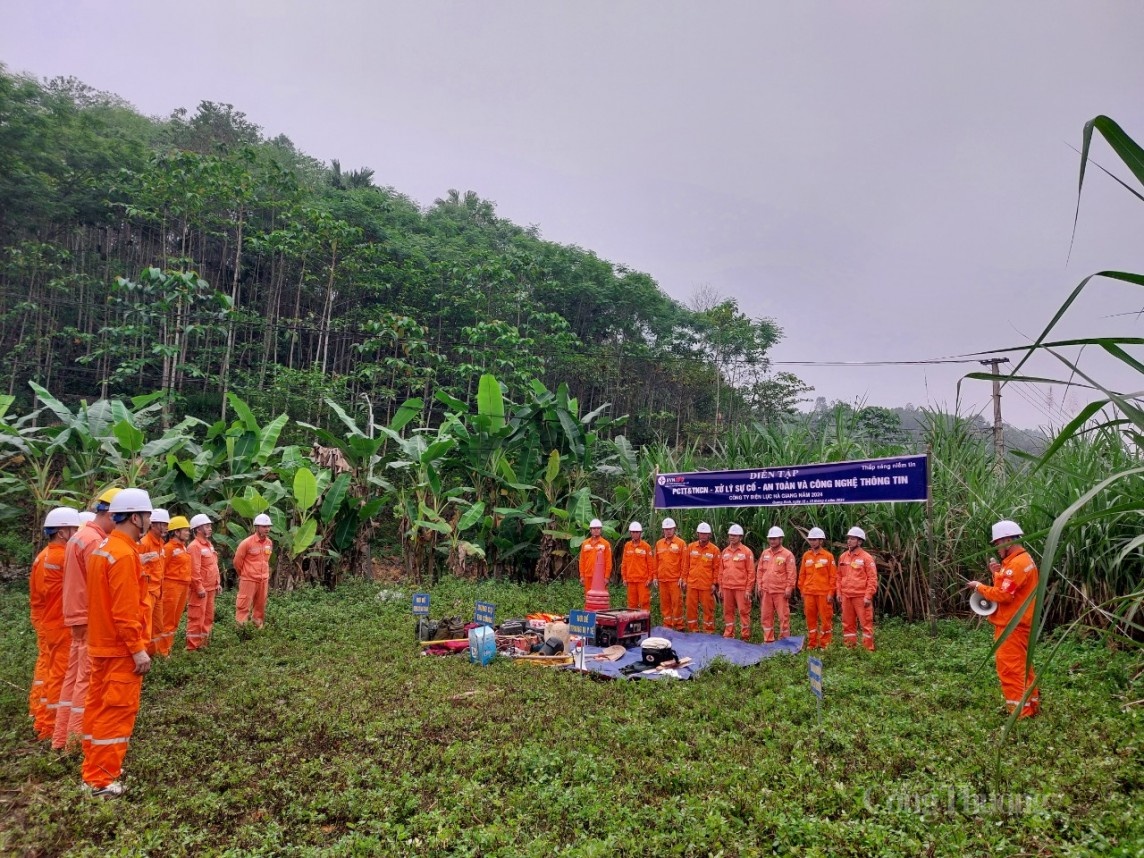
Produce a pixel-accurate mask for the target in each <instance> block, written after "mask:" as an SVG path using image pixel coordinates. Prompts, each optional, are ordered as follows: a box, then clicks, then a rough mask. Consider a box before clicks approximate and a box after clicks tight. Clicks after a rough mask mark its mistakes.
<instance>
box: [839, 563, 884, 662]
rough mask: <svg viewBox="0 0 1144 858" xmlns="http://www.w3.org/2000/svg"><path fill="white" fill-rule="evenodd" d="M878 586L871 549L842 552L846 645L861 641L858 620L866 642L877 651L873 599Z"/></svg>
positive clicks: (840, 581) (842, 597) (841, 596)
mask: <svg viewBox="0 0 1144 858" xmlns="http://www.w3.org/2000/svg"><path fill="white" fill-rule="evenodd" d="M877 590H878V566H877V564H876V563H875V562H874V558H873V557H871V556H870V552H868V551H866V550H865V549H864V548H855V549H854V550H852V551H851V550H847V551H843V552H842V553H841V554H840V555H838V601H840V602H841V603H842V643H843V644H845V645H846V646H848V647H855V646H857V645H858V625H857V624H858V623H860V624H861V626H862V646H864V647H866V649H868V650H870V651H871V652H873V651H874V605H873V604H872V600H873V598H874V593H875V592H877ZM867 602H871V604H867ZM856 621H857V623H856Z"/></svg>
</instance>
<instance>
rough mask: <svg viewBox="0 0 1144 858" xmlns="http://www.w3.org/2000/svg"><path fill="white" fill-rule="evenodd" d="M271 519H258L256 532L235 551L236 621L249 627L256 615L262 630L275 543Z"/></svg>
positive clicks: (255, 621) (258, 516)
mask: <svg viewBox="0 0 1144 858" xmlns="http://www.w3.org/2000/svg"><path fill="white" fill-rule="evenodd" d="M270 528H271V522H270V516H268V515H267V514H266V513H262V514H261V515H256V516H255V517H254V533H252V534H251V535H250V536H248V537H246V539H244V540H242V542H240V543H238V548H236V549H235V552H234V570H235V571H236V572H237V573H238V599H237V600H236V601H235V605H234V621H235V622H236V623H238V625H240V626H245V625H246V623H247V621H248V620H249V619H250V614H251V611H253V612H254V625H255V627H256V628H259V629H260V628H262V626H263V624H264V623H265V622H266V597H267V594H268V592H269V588H270V555H271V554H272V553H273V552H274V543H273V542H271V541H270Z"/></svg>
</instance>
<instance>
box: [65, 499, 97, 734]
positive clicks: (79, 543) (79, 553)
mask: <svg viewBox="0 0 1144 858" xmlns="http://www.w3.org/2000/svg"><path fill="white" fill-rule="evenodd" d="M105 539H107V533H106V532H105V531H104V530H103V528H101V527H100V526H99V525H97V524H96V523H95V522H94V521H89V522H87V524H85V525H84V526H83V527H81V528H80V529H79V530H78V531H77V532H76V535H75V536H73V537H72V538H71V539H69V540H68V545H67V549H66V550H65V553H64V584H63V607H64V625H65V626H67V627H68V628H69V629H71V635H72V639H71V643H70V644H69V648H68V667H67V673H66V674H64V684H63V688H62V689H60V705H59V711H58V712H57V713H56V726H55V728H54V729H53V731H52V747H53V748H55V749H57V750H59V749H61V748H63V747H64V746H65V745H66V744H67V742H68V740H69V739H71V740H72V741H75V742H78V741H79V739H80V737H81V736H82V735H83V703H84V700H85V699H86V698H87V687H88V681H89V677H90V675H91V657H90V656H89V655H88V652H87V561H88V558H89V557H90V556H91V552H93V551H95V549H96V546H98V545H99V543H101V542H103V540H105ZM65 712H67V713H68V716H67V717H66V718H65V717H64V713H65Z"/></svg>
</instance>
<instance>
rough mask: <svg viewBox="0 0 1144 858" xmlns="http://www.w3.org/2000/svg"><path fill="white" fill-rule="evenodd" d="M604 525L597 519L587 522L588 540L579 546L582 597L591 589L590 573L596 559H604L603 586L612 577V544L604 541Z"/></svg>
mask: <svg viewBox="0 0 1144 858" xmlns="http://www.w3.org/2000/svg"><path fill="white" fill-rule="evenodd" d="M603 532H604V523H603V522H602V521H600V519H598V518H594V519H592V520H591V521H590V522H588V538H587V539H586V540H584V542H583V543H581V545H580V583H581V584H583V585H584V596H585V598H587V594H588V591H589V590H590V589H591V588H592V573H593V572H595V571H596V558H597V557H600V556H603V558H604V586H607V583H608V579H609V578H611V577H612V543H610V542H608V540H606V539H604V537H603V536H601V534H602V533H603Z"/></svg>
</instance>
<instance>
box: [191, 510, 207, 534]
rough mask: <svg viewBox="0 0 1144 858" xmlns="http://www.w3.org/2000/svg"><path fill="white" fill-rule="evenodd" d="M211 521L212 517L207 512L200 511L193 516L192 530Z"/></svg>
mask: <svg viewBox="0 0 1144 858" xmlns="http://www.w3.org/2000/svg"><path fill="white" fill-rule="evenodd" d="M210 523H211V517H210V516H209V515H207V514H205V513H201V512H200V513H199V514H198V515H195V516H191V530H194V529H195V528H196V527H202V526H203V525H204V524H210Z"/></svg>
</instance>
